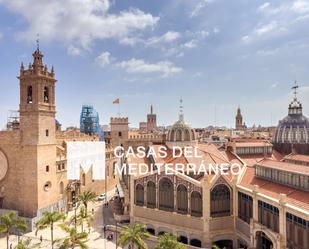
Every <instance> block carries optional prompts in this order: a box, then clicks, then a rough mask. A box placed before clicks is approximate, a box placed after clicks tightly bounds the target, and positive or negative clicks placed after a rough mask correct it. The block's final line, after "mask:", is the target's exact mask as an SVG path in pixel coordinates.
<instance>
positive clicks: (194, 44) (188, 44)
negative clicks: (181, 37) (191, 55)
mask: <svg viewBox="0 0 309 249" xmlns="http://www.w3.org/2000/svg"><path fill="white" fill-rule="evenodd" d="M183 46H184V47H185V48H196V47H197V40H195V39H193V40H191V41H188V42H186V43H185V44H183Z"/></svg>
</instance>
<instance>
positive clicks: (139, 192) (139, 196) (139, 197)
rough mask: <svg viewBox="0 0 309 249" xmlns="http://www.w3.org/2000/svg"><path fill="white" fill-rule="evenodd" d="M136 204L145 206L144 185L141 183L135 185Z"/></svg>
mask: <svg viewBox="0 0 309 249" xmlns="http://www.w3.org/2000/svg"><path fill="white" fill-rule="evenodd" d="M135 204H136V205H137V206H144V186H143V185H141V184H137V185H136V187H135Z"/></svg>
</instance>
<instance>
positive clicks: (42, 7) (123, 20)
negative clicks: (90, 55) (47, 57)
mask: <svg viewBox="0 0 309 249" xmlns="http://www.w3.org/2000/svg"><path fill="white" fill-rule="evenodd" d="M1 3H2V4H3V5H5V6H6V7H7V8H8V9H9V10H10V11H12V12H14V13H16V14H18V15H20V16H21V17H23V19H24V20H25V21H26V23H27V25H26V28H25V30H23V31H21V32H19V33H18V34H17V37H18V38H19V39H22V40H26V41H31V42H32V41H33V40H34V39H35V37H36V34H37V33H39V34H40V39H41V40H42V41H46V42H50V41H59V42H64V43H65V44H72V42H74V44H75V46H79V47H81V48H83V49H89V47H90V46H91V44H92V42H93V40H96V39H98V40H103V39H108V38H112V39H117V40H120V39H122V38H124V37H128V36H130V34H131V33H133V32H134V31H141V30H144V29H146V28H147V27H153V26H154V25H156V23H157V22H158V20H159V17H155V16H152V15H151V14H149V13H144V12H143V11H141V10H139V9H134V8H131V9H128V10H123V11H121V12H119V13H116V14H115V13H112V14H111V13H109V9H110V5H111V1H110V0H74V1H73V0H53V1H37V0H23V1H20V0H2V1H1ZM25 10H27V11H25Z"/></svg>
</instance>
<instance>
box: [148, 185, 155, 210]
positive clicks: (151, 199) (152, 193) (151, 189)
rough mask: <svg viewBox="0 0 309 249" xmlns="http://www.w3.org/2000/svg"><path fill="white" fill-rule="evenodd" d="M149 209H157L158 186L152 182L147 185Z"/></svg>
mask: <svg viewBox="0 0 309 249" xmlns="http://www.w3.org/2000/svg"><path fill="white" fill-rule="evenodd" d="M147 207H148V208H155V207H156V185H155V183H154V182H151V181H149V182H148V183H147Z"/></svg>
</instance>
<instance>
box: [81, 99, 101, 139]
mask: <svg viewBox="0 0 309 249" xmlns="http://www.w3.org/2000/svg"><path fill="white" fill-rule="evenodd" d="M80 131H81V132H82V133H85V134H88V135H96V134H99V131H100V124H99V114H98V112H97V111H96V110H95V109H94V108H93V106H92V105H83V106H82V111H81V114H80Z"/></svg>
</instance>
